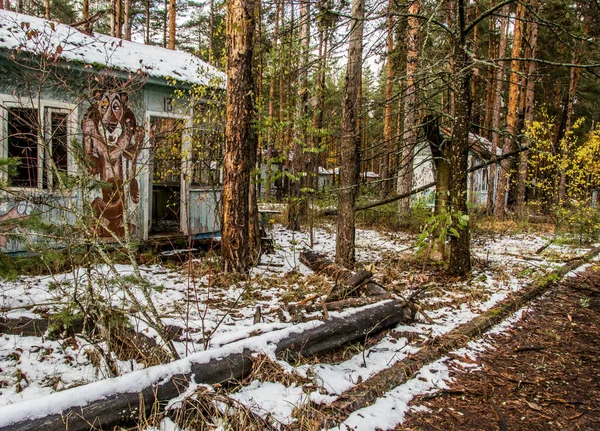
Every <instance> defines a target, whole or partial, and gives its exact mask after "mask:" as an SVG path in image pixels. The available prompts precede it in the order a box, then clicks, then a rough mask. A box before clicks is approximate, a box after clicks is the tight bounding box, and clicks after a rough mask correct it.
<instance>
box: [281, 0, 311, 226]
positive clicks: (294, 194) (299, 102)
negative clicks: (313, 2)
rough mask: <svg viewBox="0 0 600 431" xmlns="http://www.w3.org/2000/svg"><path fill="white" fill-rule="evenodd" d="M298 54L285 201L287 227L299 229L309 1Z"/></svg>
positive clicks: (302, 17)
mask: <svg viewBox="0 0 600 431" xmlns="http://www.w3.org/2000/svg"><path fill="white" fill-rule="evenodd" d="M298 20H299V25H300V54H299V62H298V88H297V93H298V94H297V95H296V118H295V121H294V138H295V139H294V145H293V147H294V149H293V153H292V154H293V159H292V180H291V184H290V199H289V201H288V220H287V227H288V229H291V230H300V227H301V224H302V218H303V217H302V216H303V215H304V214H305V213H306V200H305V197H304V196H303V193H302V186H303V185H304V184H305V183H306V180H305V178H306V176H305V175H306V169H305V159H306V157H305V156H304V149H305V148H306V144H307V143H306V112H307V102H308V81H307V79H308V70H307V68H308V59H309V58H308V56H309V53H310V2H309V1H308V0H302V1H301V2H300V16H299V18H298Z"/></svg>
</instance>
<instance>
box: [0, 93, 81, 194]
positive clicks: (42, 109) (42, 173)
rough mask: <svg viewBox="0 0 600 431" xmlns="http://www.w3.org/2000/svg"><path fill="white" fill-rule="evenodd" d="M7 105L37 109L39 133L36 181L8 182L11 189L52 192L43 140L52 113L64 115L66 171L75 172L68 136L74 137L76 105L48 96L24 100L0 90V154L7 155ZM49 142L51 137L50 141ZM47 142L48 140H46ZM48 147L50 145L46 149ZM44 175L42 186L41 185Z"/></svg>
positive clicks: (47, 134)
mask: <svg viewBox="0 0 600 431" xmlns="http://www.w3.org/2000/svg"><path fill="white" fill-rule="evenodd" d="M11 109H34V110H36V111H37V115H38V124H39V127H40V128H41V133H38V139H37V150H38V151H37V153H38V154H37V169H38V178H37V184H36V185H35V186H33V187H23V186H14V187H13V186H9V187H8V188H7V190H8V191H11V192H25V193H27V192H29V193H33V192H40V191H42V192H46V193H52V192H53V189H54V184H53V175H52V170H51V169H50V168H49V166H47V164H48V161H47V159H46V148H45V147H46V145H45V142H44V141H45V140H50V139H51V133H52V132H51V130H50V128H51V127H52V125H51V118H52V113H56V112H57V113H62V114H66V115H67V172H68V173H69V174H74V173H76V172H77V170H78V168H77V164H76V163H75V160H74V158H73V148H72V140H73V139H74V138H77V136H78V134H77V119H78V118H79V116H78V106H77V105H75V104H73V103H68V102H61V101H58V100H52V99H31V100H27V101H24V100H23V99H22V98H18V97H14V96H8V95H5V94H0V157H2V158H8V138H9V136H8V113H9V111H10V110H11ZM50 142H51V141H50ZM50 145H51V144H50ZM50 151H51V149H50ZM44 179H45V180H46V181H45V185H46V186H45V187H44ZM0 180H2V181H8V180H9V177H8V174H7V172H6V171H4V172H0Z"/></svg>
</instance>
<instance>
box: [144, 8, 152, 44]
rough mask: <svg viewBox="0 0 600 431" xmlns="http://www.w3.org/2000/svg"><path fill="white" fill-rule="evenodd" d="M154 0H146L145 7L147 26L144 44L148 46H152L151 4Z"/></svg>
mask: <svg viewBox="0 0 600 431" xmlns="http://www.w3.org/2000/svg"><path fill="white" fill-rule="evenodd" d="M151 1H152V0H146V2H145V7H146V22H145V23H144V24H145V26H146V27H145V31H144V43H145V44H146V45H150V2H151Z"/></svg>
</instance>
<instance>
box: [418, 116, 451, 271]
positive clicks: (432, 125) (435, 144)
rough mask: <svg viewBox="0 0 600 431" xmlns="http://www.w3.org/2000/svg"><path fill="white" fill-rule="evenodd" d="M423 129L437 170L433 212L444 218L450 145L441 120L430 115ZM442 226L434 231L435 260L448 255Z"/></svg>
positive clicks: (448, 188) (433, 248) (448, 178)
mask: <svg viewBox="0 0 600 431" xmlns="http://www.w3.org/2000/svg"><path fill="white" fill-rule="evenodd" d="M423 130H424V133H425V137H426V138H427V141H428V142H429V148H430V150H431V155H432V158H433V160H432V162H433V165H434V168H435V169H434V171H435V204H434V209H433V214H434V216H435V217H436V219H440V220H441V219H442V218H443V215H444V214H446V212H447V211H448V199H449V195H448V192H449V190H450V164H449V162H450V156H451V155H450V145H449V142H448V141H447V140H445V139H443V138H442V135H441V133H440V126H439V120H438V119H437V118H436V117H435V116H433V115H429V116H427V117H426V118H425V119H424V124H423ZM440 236H441V226H438V228H436V230H435V231H434V232H433V237H434V238H433V242H432V244H431V250H430V257H431V258H432V259H434V260H438V261H443V260H444V259H445V257H446V244H445V241H444V240H443V239H442V238H440Z"/></svg>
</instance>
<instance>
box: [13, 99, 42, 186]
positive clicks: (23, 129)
mask: <svg viewBox="0 0 600 431" xmlns="http://www.w3.org/2000/svg"><path fill="white" fill-rule="evenodd" d="M38 117H39V116H38V111H37V109H32V108H11V109H9V110H8V118H7V121H8V157H9V159H12V160H15V161H16V162H17V166H16V168H15V169H14V170H12V171H11V175H10V177H9V181H10V185H11V186H14V187H38V175H39V157H38V149H39V144H38V133H39V130H40V126H39V121H38Z"/></svg>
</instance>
